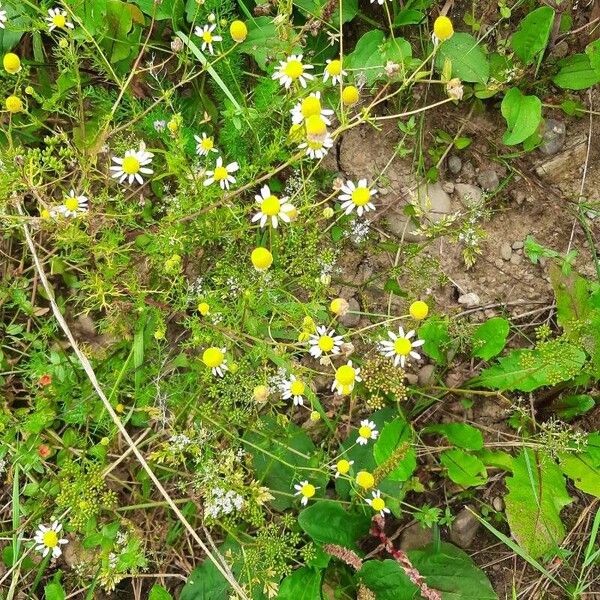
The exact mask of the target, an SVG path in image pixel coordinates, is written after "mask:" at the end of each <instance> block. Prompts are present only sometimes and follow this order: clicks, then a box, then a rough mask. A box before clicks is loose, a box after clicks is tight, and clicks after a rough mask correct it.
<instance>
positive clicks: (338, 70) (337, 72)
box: [323, 58, 348, 85]
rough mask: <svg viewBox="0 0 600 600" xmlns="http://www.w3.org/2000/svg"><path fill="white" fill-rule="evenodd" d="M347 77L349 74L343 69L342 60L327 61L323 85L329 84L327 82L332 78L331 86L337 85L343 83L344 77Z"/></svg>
mask: <svg viewBox="0 0 600 600" xmlns="http://www.w3.org/2000/svg"><path fill="white" fill-rule="evenodd" d="M346 75H348V73H346V71H344V70H343V69H342V61H341V60H339V59H337V58H336V59H335V60H331V59H327V62H326V64H325V69H324V71H323V83H327V80H328V79H329V78H330V77H331V84H332V85H337V84H338V83H340V82H341V81H342V77H345V76H346Z"/></svg>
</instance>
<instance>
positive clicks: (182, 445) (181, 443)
mask: <svg viewBox="0 0 600 600" xmlns="http://www.w3.org/2000/svg"><path fill="white" fill-rule="evenodd" d="M169 442H170V443H171V448H172V449H173V450H175V452H183V451H184V450H185V449H186V448H187V446H189V445H190V444H191V443H192V440H190V438H189V437H188V436H187V435H185V434H184V433H176V434H175V435H172V436H171V437H170V438H169Z"/></svg>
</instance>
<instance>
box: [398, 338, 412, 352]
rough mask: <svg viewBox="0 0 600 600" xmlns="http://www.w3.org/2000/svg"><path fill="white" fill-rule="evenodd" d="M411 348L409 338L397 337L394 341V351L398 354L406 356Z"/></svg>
mask: <svg viewBox="0 0 600 600" xmlns="http://www.w3.org/2000/svg"><path fill="white" fill-rule="evenodd" d="M411 348H412V345H411V343H410V340H407V339H406V338H398V339H397V340H396V341H395V342H394V352H395V353H396V354H399V355H400V356H406V355H407V354H408V353H409V352H410V350H411Z"/></svg>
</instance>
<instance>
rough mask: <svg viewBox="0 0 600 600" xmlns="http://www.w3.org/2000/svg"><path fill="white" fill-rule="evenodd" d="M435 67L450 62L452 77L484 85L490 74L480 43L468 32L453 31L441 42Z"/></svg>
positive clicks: (439, 68)
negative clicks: (453, 32) (447, 38)
mask: <svg viewBox="0 0 600 600" xmlns="http://www.w3.org/2000/svg"><path fill="white" fill-rule="evenodd" d="M435 61H436V67H437V69H438V70H439V71H441V70H442V69H444V64H445V63H446V61H449V62H450V65H451V73H452V77H458V78H459V79H462V80H463V81H468V82H473V83H480V84H482V85H485V84H486V83H487V80H488V77H489V75H490V64H489V61H488V59H487V56H486V54H485V52H484V51H483V50H482V48H481V45H480V43H479V42H478V41H477V40H476V39H475V38H474V37H473V36H472V35H471V34H469V33H463V32H460V33H455V34H454V35H453V36H452V37H451V38H450V39H449V40H447V41H445V42H443V43H442V44H441V45H440V47H439V50H438V53H437V56H436V59H435Z"/></svg>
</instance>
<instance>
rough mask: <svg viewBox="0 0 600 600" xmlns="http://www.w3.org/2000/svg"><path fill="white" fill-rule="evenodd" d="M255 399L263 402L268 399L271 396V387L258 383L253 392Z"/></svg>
mask: <svg viewBox="0 0 600 600" xmlns="http://www.w3.org/2000/svg"><path fill="white" fill-rule="evenodd" d="M252 396H253V397H254V400H255V401H256V402H260V403H261V404H262V403H264V402H266V401H267V398H268V397H269V388H268V387H267V386H266V385H257V386H256V387H255V388H254V392H253V393H252Z"/></svg>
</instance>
